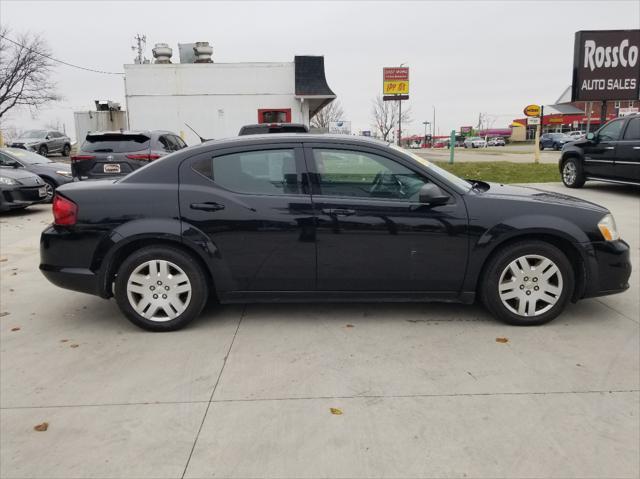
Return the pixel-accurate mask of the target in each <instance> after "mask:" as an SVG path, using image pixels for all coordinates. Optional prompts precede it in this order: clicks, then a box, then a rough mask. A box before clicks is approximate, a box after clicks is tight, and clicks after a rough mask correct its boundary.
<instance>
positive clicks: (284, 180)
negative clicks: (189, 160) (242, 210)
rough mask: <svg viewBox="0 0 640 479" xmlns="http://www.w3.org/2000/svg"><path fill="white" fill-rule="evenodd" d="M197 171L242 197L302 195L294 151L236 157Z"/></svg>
mask: <svg viewBox="0 0 640 479" xmlns="http://www.w3.org/2000/svg"><path fill="white" fill-rule="evenodd" d="M193 168H194V169H195V170H196V171H198V172H199V173H201V174H203V175H205V176H207V177H209V178H211V179H212V180H213V181H214V182H215V183H216V184H218V185H220V186H222V187H223V188H226V189H228V190H232V191H235V192H238V193H249V194H263V195H282V194H301V193H302V191H301V185H300V181H299V175H298V173H297V170H296V159H295V151H294V150H293V149H281V150H262V151H247V152H241V153H233V154H230V155H223V156H216V157H214V158H213V159H203V160H200V161H198V162H196V163H195V164H194V166H193Z"/></svg>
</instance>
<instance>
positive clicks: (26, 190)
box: [0, 165, 47, 211]
mask: <svg viewBox="0 0 640 479" xmlns="http://www.w3.org/2000/svg"><path fill="white" fill-rule="evenodd" d="M46 196H47V189H46V187H45V184H44V181H42V179H41V178H40V177H39V176H38V175H34V174H33V173H30V172H28V171H26V170H25V169H23V168H15V167H12V166H1V165H0V211H9V210H20V209H24V208H26V207H27V206H31V205H32V204H34V203H40V202H41V201H43V200H44V199H45V198H46Z"/></svg>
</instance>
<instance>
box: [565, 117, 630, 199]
mask: <svg viewBox="0 0 640 479" xmlns="http://www.w3.org/2000/svg"><path fill="white" fill-rule="evenodd" d="M560 173H561V175H562V182H563V183H564V184H565V186H568V187H569V188H580V187H581V186H582V185H584V182H585V181H586V180H598V181H609V182H612V183H625V184H632V185H640V115H638V114H636V115H631V116H627V117H622V118H616V119H615V120H611V121H610V122H609V123H607V124H605V125H604V126H603V127H602V128H600V129H599V130H598V131H596V132H595V133H589V134H588V135H587V137H586V138H585V139H584V140H579V141H576V142H574V143H570V144H568V145H566V146H565V147H564V148H563V150H562V156H561V158H560Z"/></svg>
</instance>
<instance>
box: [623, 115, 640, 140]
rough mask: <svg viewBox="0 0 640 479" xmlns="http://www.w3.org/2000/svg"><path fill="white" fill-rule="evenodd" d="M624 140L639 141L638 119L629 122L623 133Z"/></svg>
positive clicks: (639, 119)
mask: <svg viewBox="0 0 640 479" xmlns="http://www.w3.org/2000/svg"><path fill="white" fill-rule="evenodd" d="M624 139H625V140H640V118H633V119H632V120H629V124H628V125H627V129H626V131H625V132H624Z"/></svg>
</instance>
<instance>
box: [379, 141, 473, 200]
mask: <svg viewBox="0 0 640 479" xmlns="http://www.w3.org/2000/svg"><path fill="white" fill-rule="evenodd" d="M389 146H390V147H391V148H393V149H394V150H396V151H398V152H400V153H403V154H404V155H406V156H409V157H410V158H411V159H412V160H414V161H417V162H418V163H420V164H421V165H422V166H424V167H426V168H428V169H429V170H431V171H433V172H434V173H435V174H436V175H437V176H439V177H441V178H444V179H445V180H447V181H449V182H450V183H453V185H454V186H456V187H458V188H460V189H461V190H462V191H469V190H470V189H471V183H469V182H468V181H466V180H463V179H462V178H458V177H457V176H456V175H454V174H453V173H449V172H448V171H447V170H445V169H443V168H440V167H439V166H436V165H435V164H433V163H431V162H430V161H428V160H425V159H424V158H422V157H421V156H418V155H416V154H415V153H413V152H411V151H407V150H405V149H403V148H400V147H399V146H396V145H389Z"/></svg>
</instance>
